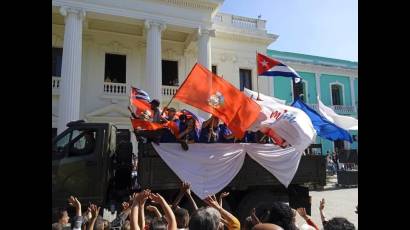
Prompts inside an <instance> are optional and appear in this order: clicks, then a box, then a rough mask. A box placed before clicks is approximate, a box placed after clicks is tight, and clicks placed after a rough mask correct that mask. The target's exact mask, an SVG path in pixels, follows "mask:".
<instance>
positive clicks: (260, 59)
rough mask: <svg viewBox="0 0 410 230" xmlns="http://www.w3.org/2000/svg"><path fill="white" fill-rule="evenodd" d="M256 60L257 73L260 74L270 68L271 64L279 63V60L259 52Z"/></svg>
mask: <svg viewBox="0 0 410 230" xmlns="http://www.w3.org/2000/svg"><path fill="white" fill-rule="evenodd" d="M256 61H257V63H258V71H257V72H258V75H261V74H263V73H264V72H266V71H268V70H269V69H271V68H272V67H273V66H275V65H278V64H280V62H278V61H276V60H273V59H272V58H270V57H268V56H265V55H263V54H260V53H257V55H256Z"/></svg>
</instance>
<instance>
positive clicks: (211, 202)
mask: <svg viewBox="0 0 410 230" xmlns="http://www.w3.org/2000/svg"><path fill="white" fill-rule="evenodd" d="M204 202H205V203H206V204H207V205H208V206H211V207H213V208H216V209H219V208H221V206H220V205H219V203H218V202H217V201H216V198H215V195H213V196H207V197H206V198H205V199H204Z"/></svg>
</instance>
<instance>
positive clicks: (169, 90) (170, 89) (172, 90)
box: [161, 85, 179, 100]
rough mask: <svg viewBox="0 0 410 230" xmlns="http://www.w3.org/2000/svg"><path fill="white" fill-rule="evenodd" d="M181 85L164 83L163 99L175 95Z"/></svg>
mask: <svg viewBox="0 0 410 230" xmlns="http://www.w3.org/2000/svg"><path fill="white" fill-rule="evenodd" d="M178 87H179V86H169V85H163V86H162V88H161V91H162V99H165V100H168V99H170V98H171V97H173V96H174V95H175V94H176V92H177V90H178Z"/></svg>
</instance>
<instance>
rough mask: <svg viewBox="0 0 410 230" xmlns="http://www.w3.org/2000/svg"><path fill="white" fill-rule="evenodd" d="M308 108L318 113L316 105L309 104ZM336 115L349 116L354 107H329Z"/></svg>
mask: <svg viewBox="0 0 410 230" xmlns="http://www.w3.org/2000/svg"><path fill="white" fill-rule="evenodd" d="M309 106H310V107H311V108H312V109H314V110H316V111H318V105H317V104H309ZM330 108H332V109H333V110H334V111H335V112H336V113H340V114H349V113H354V112H355V111H354V106H352V105H332V106H330Z"/></svg>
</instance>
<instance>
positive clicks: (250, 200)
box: [237, 190, 289, 223]
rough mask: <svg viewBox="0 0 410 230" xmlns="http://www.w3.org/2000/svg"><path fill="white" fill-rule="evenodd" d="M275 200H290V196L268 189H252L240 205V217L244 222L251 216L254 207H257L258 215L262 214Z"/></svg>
mask: <svg viewBox="0 0 410 230" xmlns="http://www.w3.org/2000/svg"><path fill="white" fill-rule="evenodd" d="M275 201H281V202H289V198H288V196H287V195H285V194H275V193H273V192H271V191H267V190H259V191H251V192H249V193H248V194H247V195H246V196H245V197H244V198H243V199H242V200H241V202H240V203H239V205H238V209H237V210H238V218H239V220H240V221H241V222H242V223H243V222H244V220H245V219H246V217H248V216H250V211H251V210H252V208H255V209H256V215H257V216H261V215H262V214H263V213H264V211H265V210H266V209H269V208H270V207H271V204H272V203H273V202H275Z"/></svg>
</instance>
